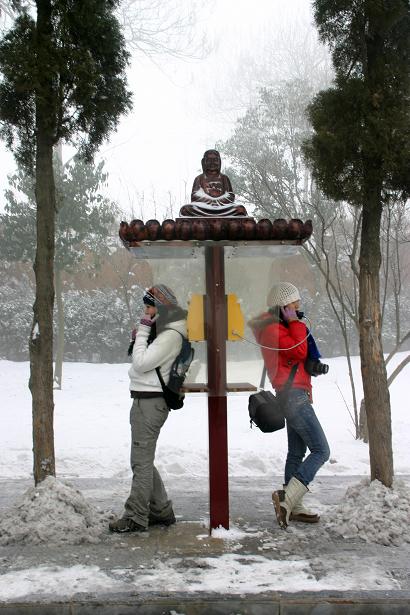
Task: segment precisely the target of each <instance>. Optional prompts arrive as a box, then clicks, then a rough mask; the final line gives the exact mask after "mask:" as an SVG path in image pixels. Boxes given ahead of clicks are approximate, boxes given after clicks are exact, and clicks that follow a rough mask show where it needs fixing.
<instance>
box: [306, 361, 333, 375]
mask: <svg viewBox="0 0 410 615" xmlns="http://www.w3.org/2000/svg"><path fill="white" fill-rule="evenodd" d="M305 370H306V371H307V373H308V374H310V375H311V376H322V375H324V374H327V372H328V371H329V366H328V365H326V363H322V362H321V361H319V359H306V361H305Z"/></svg>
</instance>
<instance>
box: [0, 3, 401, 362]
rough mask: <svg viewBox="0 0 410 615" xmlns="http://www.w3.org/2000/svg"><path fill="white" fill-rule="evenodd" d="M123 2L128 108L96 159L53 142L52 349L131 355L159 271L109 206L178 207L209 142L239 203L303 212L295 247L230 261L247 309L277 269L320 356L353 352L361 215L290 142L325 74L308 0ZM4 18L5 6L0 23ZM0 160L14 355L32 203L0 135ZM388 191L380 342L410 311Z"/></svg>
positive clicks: (4, 331) (19, 344) (1, 329)
mask: <svg viewBox="0 0 410 615" xmlns="http://www.w3.org/2000/svg"><path fill="white" fill-rule="evenodd" d="M1 4H2V3H0V5H1ZM4 4H6V3H4ZM118 17H119V19H120V21H121V23H122V25H123V32H124V36H125V37H126V40H127V42H128V48H129V51H130V53H131V63H130V67H129V70H128V79H129V87H130V89H131V90H132V91H133V109H132V111H131V112H130V113H129V115H128V116H126V117H123V118H122V120H121V122H120V125H119V129H118V131H117V132H116V134H114V135H113V136H112V138H111V140H110V142H109V143H106V144H104V146H103V147H102V148H101V150H100V151H99V153H98V155H97V156H96V157H95V161H94V165H92V167H89V166H87V165H84V163H82V162H81V161H79V160H78V159H76V157H75V151H74V150H73V149H72V148H69V147H66V146H65V145H64V144H62V145H61V147H60V148H59V150H58V151H57V152H56V169H57V170H58V173H57V191H58V195H59V213H58V230H57V247H56V280H55V285H56V310H55V332H56V353H60V354H62V356H63V357H64V360H65V361H93V362H124V361H126V360H127V358H126V349H127V346H128V340H129V335H130V330H131V329H132V327H133V326H134V324H135V322H136V320H137V317H138V315H139V311H140V302H141V297H142V289H144V288H145V287H146V286H149V285H151V284H152V283H155V282H160V281H162V282H163V281H165V278H164V279H162V278H161V271H158V269H157V268H156V267H154V266H153V265H152V263H149V262H147V261H137V260H136V259H135V258H134V257H133V256H132V255H130V254H129V253H128V252H127V251H126V250H125V249H124V248H123V247H122V245H121V244H120V242H119V241H118V226H119V222H120V220H121V219H125V220H128V221H130V220H131V219H132V218H141V219H143V220H144V221H147V220H148V219H150V218H156V219H158V220H159V221H160V222H161V221H162V220H164V219H165V218H167V217H173V218H175V217H177V216H178V211H179V209H180V207H181V206H182V205H183V204H185V203H186V202H189V200H190V193H191V187H192V182H193V179H194V177H195V176H196V175H197V174H198V173H199V172H200V171H201V158H202V155H203V152H204V151H205V150H206V149H209V148H214V147H217V148H218V149H219V150H220V152H221V155H222V162H223V170H224V171H225V172H227V173H228V175H229V176H230V177H231V180H232V184H233V187H234V191H235V193H236V194H237V198H239V199H241V201H243V202H244V203H246V207H247V209H248V213H250V214H251V215H255V217H256V218H258V219H260V218H262V217H268V218H270V219H275V218H287V219H289V218H292V217H295V218H301V219H302V220H306V219H309V218H310V219H313V222H314V233H313V237H312V241H311V242H309V243H308V244H306V245H305V246H303V247H302V248H300V249H299V251H298V256H295V257H294V258H293V260H292V258H291V257H289V258H286V259H284V260H282V261H281V260H280V259H272V262H268V263H267V264H266V266H265V265H264V266H263V267H262V268H261V266H260V265H258V264H257V263H256V261H255V260H253V261H252V259H250V261H249V263H245V262H242V263H241V264H240V268H239V269H238V271H240V272H241V273H242V274H243V280H242V287H241V286H240V285H237V289H235V291H236V292H238V294H239V295H240V298H241V300H242V307H243V311H244V314H245V317H246V318H247V319H248V318H250V317H251V316H254V315H255V313H257V312H258V311H260V310H262V309H264V308H265V307H266V295H267V292H268V289H269V286H270V285H271V284H272V283H273V282H275V281H278V280H280V279H288V280H289V281H292V282H293V283H294V284H296V285H297V286H298V287H299V288H300V290H301V293H302V296H303V299H304V308H305V311H306V313H307V314H308V315H309V318H310V319H311V321H312V324H313V331H314V333H315V336H316V338H317V340H318V342H319V344H320V348H321V351H322V354H323V355H324V357H326V356H327V357H331V356H338V355H346V353H347V349H348V352H350V353H352V354H357V353H358V333H357V328H358V321H357V320H358V316H357V304H358V294H357V293H358V288H357V269H356V265H357V253H358V250H357V248H358V246H357V242H358V234H357V229H358V226H359V225H360V216H359V213H358V212H357V211H354V210H353V209H352V208H349V207H348V206H346V205H345V204H343V203H332V202H329V201H328V200H326V199H325V198H324V197H323V195H321V194H320V193H319V192H318V191H317V190H316V189H315V187H314V185H313V182H312V179H311V177H310V174H309V171H308V169H306V166H305V164H304V162H303V159H302V156H301V151H300V145H301V142H302V140H303V138H304V137H306V136H307V135H308V134H309V130H310V127H309V126H308V123H307V119H306V116H305V108H306V106H307V104H308V103H309V101H310V100H311V99H312V97H313V96H314V94H315V92H317V91H319V90H320V89H322V88H324V87H328V86H329V85H330V83H331V80H332V69H331V61H330V55H329V53H328V50H327V49H326V48H325V47H324V46H323V45H321V44H320V43H319V41H318V36H317V33H316V30H315V28H314V26H313V23H312V22H313V18H312V11H311V2H310V0H291V1H290V2H289V0H288V1H286V0H256V2H254V3H252V4H251V3H249V2H245V1H244V0H213V1H210V2H206V3H199V2H190V1H189V0H163V1H162V0H152V1H151V2H149V1H148V0H126V1H124V2H122V3H121V5H120V9H119V13H118ZM10 24H11V18H10V17H8V16H7V14H6V12H5V11H4V10H3V11H2V13H1V20H0V26H1V28H2V31H3V32H4V31H5V30H6V29H7V27H8V26H9V25H10ZM0 165H1V179H2V182H1V191H0V213H1V220H0V228H1V242H0V256H1V265H0V357H1V358H3V359H7V360H17V361H20V360H27V359H28V343H27V340H28V335H29V331H30V326H31V321H32V304H33V301H34V286H33V274H32V260H33V255H34V248H35V245H34V236H35V231H34V228H35V227H34V222H35V204H34V198H33V190H32V186H31V185H30V181H29V178H27V177H25V176H24V174H23V173H22V172H21V171H20V170H19V169H17V168H16V166H15V162H14V160H13V158H12V156H11V154H10V153H9V152H7V151H6V148H5V146H4V144H0ZM396 205H397V207H396V208H395V205H394V204H393V205H392V206H389V207H388V208H386V212H385V214H384V216H385V220H384V235H383V240H382V244H383V255H384V261H383V273H382V284H381V286H382V292H383V318H384V320H383V323H384V344H385V346H384V347H385V350H386V351H387V352H390V351H393V350H394V349H395V348H396V349H397V344H398V340H400V339H402V337H403V331H404V330H406V329H407V328H408V324H407V323H408V322H409V316H410V308H409V305H410V302H409V299H410V285H409V283H408V272H409V271H410V268H409V265H410V262H409V261H410V253H409V243H410V232H409V216H408V214H409V211H408V204H406V205H405V207H403V204H402V203H398V204H396ZM266 258H267V259H268V256H267V257H266ZM196 266H197V264H196V265H195V267H196ZM195 267H194V266H191V263H190V262H189V261H188V262H186V263H185V264H183V263H181V262H180V263H179V264H178V265H175V267H174V269H173V275H171V274H169V273H168V274H167V275H166V281H167V282H168V283H169V284H170V286H173V287H178V288H177V294H178V296H179V298H180V300H181V302H182V303H183V304H185V303H186V301H187V299H188V297H189V293H190V292H192V289H193V288H195V285H197V284H198V277H200V274H199V273H198V271H199V269H196V268H195ZM262 271H263V275H262ZM181 272H182V273H181ZM232 275H233V274H232ZM181 279H183V282H181ZM252 280H253V283H252ZM247 335H248V336H249V337H250V336H251V334H250V332H249V330H248V332H247ZM406 348H409V340H408V339H407V340H404V343H403V344H402V345H401V348H400V349H401V350H404V349H406ZM198 353H199V354H198V356H202V354H203V352H202V350H199V351H198ZM229 353H230V354H229V357H230V358H232V359H235V360H240V359H241V358H249V353H251V354H252V355H255V356H257V354H258V350H257V349H256V348H251V349H250V348H249V346H246V347H245V348H244V347H243V345H242V344H230V345H229Z"/></svg>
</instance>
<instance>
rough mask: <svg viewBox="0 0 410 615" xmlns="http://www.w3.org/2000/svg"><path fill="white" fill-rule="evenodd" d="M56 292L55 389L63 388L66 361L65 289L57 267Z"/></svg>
mask: <svg viewBox="0 0 410 615" xmlns="http://www.w3.org/2000/svg"><path fill="white" fill-rule="evenodd" d="M55 290H56V305H57V349H56V360H55V366H54V383H55V385H56V387H55V388H57V389H60V390H61V388H62V384H63V360H64V302H63V288H62V280H61V270H60V269H59V268H58V267H56V270H55Z"/></svg>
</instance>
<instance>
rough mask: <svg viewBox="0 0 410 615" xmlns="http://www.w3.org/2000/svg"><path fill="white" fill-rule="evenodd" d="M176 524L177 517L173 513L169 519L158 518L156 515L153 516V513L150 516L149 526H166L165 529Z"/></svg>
mask: <svg viewBox="0 0 410 615" xmlns="http://www.w3.org/2000/svg"><path fill="white" fill-rule="evenodd" d="M175 522H176V519H175V515H174V513H173V512H171V514H170V515H168V517H165V518H163V519H161V517H157V516H155V515H153V514H152V513H150V514H149V516H148V525H150V526H151V525H164V526H165V527H169V526H170V525H173V524H174V523H175Z"/></svg>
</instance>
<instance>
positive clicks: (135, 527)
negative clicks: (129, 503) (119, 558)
mask: <svg viewBox="0 0 410 615" xmlns="http://www.w3.org/2000/svg"><path fill="white" fill-rule="evenodd" d="M108 527H109V530H110V532H119V533H121V534H122V533H123V532H146V531H147V528H146V527H144V526H143V525H140V524H139V523H135V521H133V520H132V519H128V518H127V517H122V518H121V519H117V520H116V521H110V523H109V525H108Z"/></svg>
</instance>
